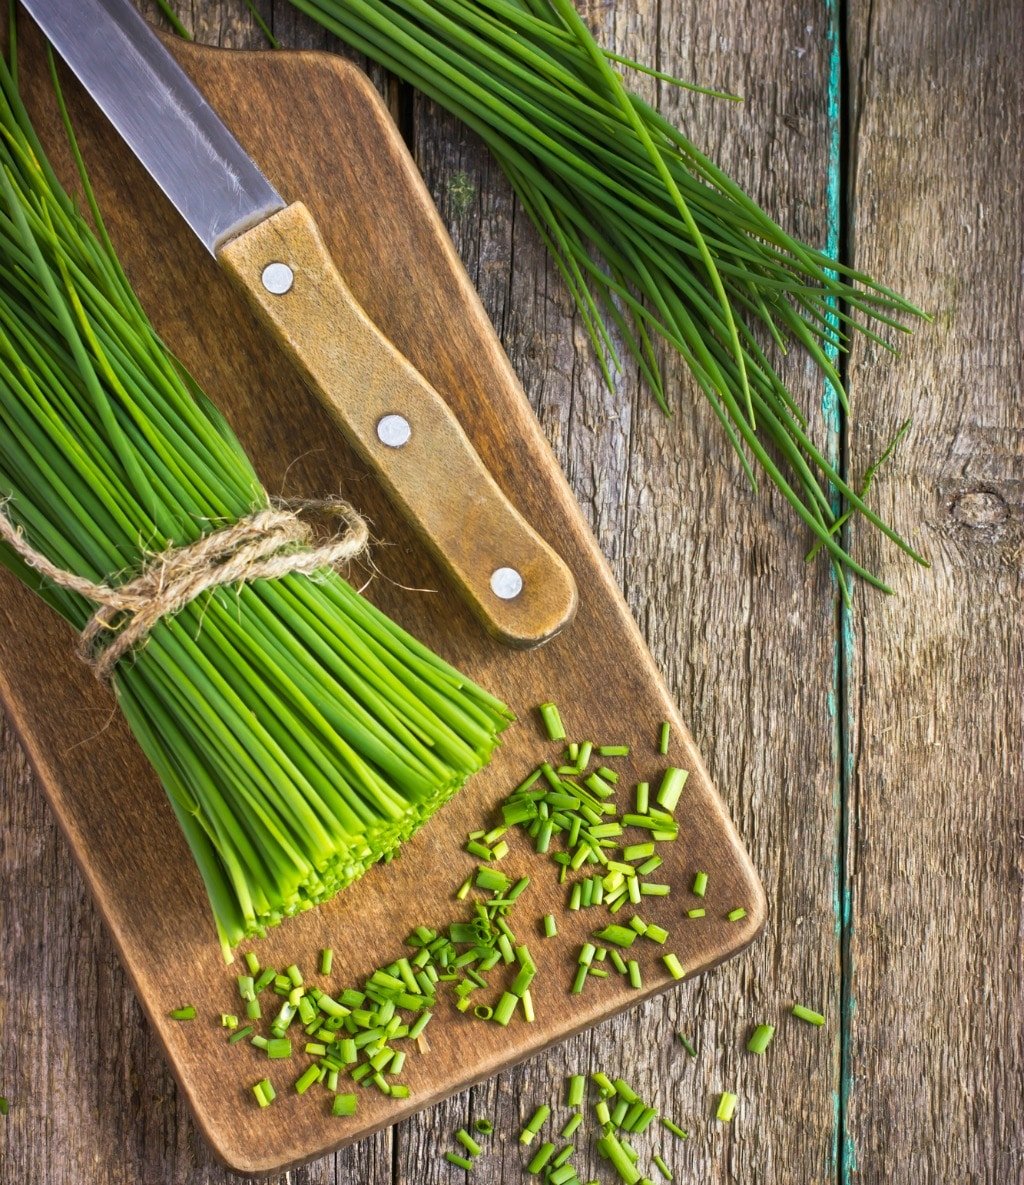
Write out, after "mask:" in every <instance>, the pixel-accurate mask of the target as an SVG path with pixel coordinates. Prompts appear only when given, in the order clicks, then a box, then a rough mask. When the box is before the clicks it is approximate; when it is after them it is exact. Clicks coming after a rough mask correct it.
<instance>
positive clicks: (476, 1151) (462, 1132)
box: [455, 1127, 483, 1156]
mask: <svg viewBox="0 0 1024 1185" xmlns="http://www.w3.org/2000/svg"><path fill="white" fill-rule="evenodd" d="M455 1138H456V1139H457V1140H458V1141H459V1143H460V1144H461V1145H462V1146H463V1148H465V1149H466V1151H467V1152H468V1153H469V1154H470V1156H479V1155H480V1153H481V1152H482V1151H483V1149H482V1148H481V1147H480V1145H479V1144H478V1143H477V1142H476V1140H474V1139H473V1137H472V1136H471V1135H470V1134H469V1132H468V1131H466V1129H465V1128H464V1127H460V1128H459V1130H458V1131H457V1132H456V1133H455Z"/></svg>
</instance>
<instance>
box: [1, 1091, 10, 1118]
mask: <svg viewBox="0 0 1024 1185" xmlns="http://www.w3.org/2000/svg"><path fill="white" fill-rule="evenodd" d="M10 1111H11V1104H10V1103H9V1102H8V1101H7V1099H5V1098H4V1097H3V1095H0V1115H9V1114H10Z"/></svg>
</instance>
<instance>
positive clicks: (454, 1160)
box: [444, 1152, 473, 1172]
mask: <svg viewBox="0 0 1024 1185" xmlns="http://www.w3.org/2000/svg"><path fill="white" fill-rule="evenodd" d="M444 1158H445V1160H447V1161H448V1163H449V1164H454V1165H456V1166H457V1167H458V1168H460V1169H465V1170H466V1171H467V1172H469V1171H470V1170H471V1169H472V1167H473V1162H472V1161H471V1160H468V1159H467V1158H466V1157H465V1156H459V1154H458V1153H457V1152H446V1153H445V1154H444Z"/></svg>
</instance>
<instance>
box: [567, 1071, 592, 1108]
mask: <svg viewBox="0 0 1024 1185" xmlns="http://www.w3.org/2000/svg"><path fill="white" fill-rule="evenodd" d="M586 1090H587V1080H586V1077H585V1076H584V1075H583V1074H573V1075H572V1076H571V1077H570V1078H569V1090H568V1094H567V1096H566V1105H567V1106H569V1107H578V1106H580V1104H581V1103H582V1102H583V1097H584V1095H585V1094H586Z"/></svg>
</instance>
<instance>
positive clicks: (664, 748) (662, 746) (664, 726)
mask: <svg viewBox="0 0 1024 1185" xmlns="http://www.w3.org/2000/svg"><path fill="white" fill-rule="evenodd" d="M671 733H672V726H671V724H669V722H668V721H667V720H663V721H662V722H661V728H660V729H659V730H658V752H659V753H660V754H661V756H662V757H664V756H666V754H667V753H668V742H669V737H670V736H671Z"/></svg>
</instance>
